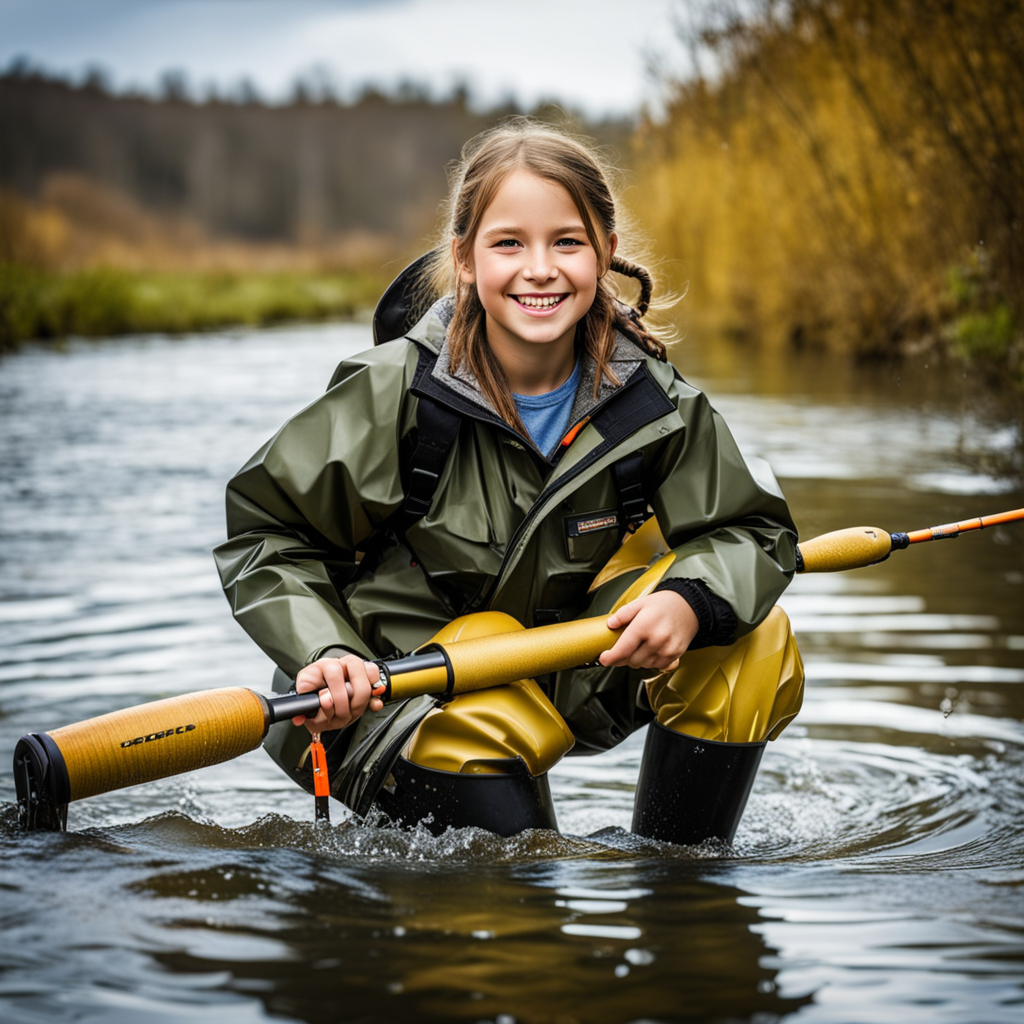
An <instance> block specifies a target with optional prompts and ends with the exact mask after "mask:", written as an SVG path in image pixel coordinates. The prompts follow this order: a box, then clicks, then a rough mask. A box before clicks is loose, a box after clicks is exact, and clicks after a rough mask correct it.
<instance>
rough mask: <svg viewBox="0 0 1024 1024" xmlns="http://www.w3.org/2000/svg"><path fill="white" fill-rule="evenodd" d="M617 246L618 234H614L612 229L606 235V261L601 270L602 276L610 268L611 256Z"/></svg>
mask: <svg viewBox="0 0 1024 1024" xmlns="http://www.w3.org/2000/svg"><path fill="white" fill-rule="evenodd" d="M618 247H619V236H618V235H617V234H615V232H614V231H613V232H612V233H611V234H610V235H609V236H608V263H607V266H605V268H604V270H603V271H602V272H601V276H602V277H604V275H605V274H607V273H608V271H609V270H610V269H611V266H612V257H613V256H614V255H615V250H616V249H617V248H618Z"/></svg>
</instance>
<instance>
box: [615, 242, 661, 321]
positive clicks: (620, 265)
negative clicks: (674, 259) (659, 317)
mask: <svg viewBox="0 0 1024 1024" xmlns="http://www.w3.org/2000/svg"><path fill="white" fill-rule="evenodd" d="M610 269H611V270H614V271H615V273H616V274H622V275H623V276H624V277H632V278H633V279H634V280H636V281H638V282H639V283H640V301H639V302H638V303H637V304H636V311H637V313H638V314H639V315H640V316H641V317H642V316H643V315H644V314H645V313H646V312H647V310H648V309H650V307H651V291H652V290H653V288H654V282H653V281H652V280H651V275H650V273H649V272H648V271H647V269H646V268H644V267H641V266H640V264H639V263H630V262H629V260H624V259H623V258H622V257H621V256H613V257H612V262H611V265H610Z"/></svg>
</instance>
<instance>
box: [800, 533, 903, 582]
mask: <svg viewBox="0 0 1024 1024" xmlns="http://www.w3.org/2000/svg"><path fill="white" fill-rule="evenodd" d="M891 550H892V538H891V537H890V536H889V534H888V533H886V532H885V530H880V529H879V528H878V527H877V526H852V527H850V528H849V529H846V530H836V531H835V532H834V533H824V534H822V535H821V536H820V537H813V538H812V539H811V540H809V541H805V542H804V543H803V544H800V545H799V546H798V547H797V566H796V568H797V572H842V571H843V570H844V569H859V568H861V567H862V566H865V565H874V564H875V563H876V562H883V561H885V559H887V558H888V557H889V552H890V551H891Z"/></svg>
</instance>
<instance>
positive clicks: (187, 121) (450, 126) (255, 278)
mask: <svg viewBox="0 0 1024 1024" xmlns="http://www.w3.org/2000/svg"><path fill="white" fill-rule="evenodd" d="M167 83H168V87H167V88H166V89H165V91H164V95H162V96H161V97H159V98H153V97H148V96H144V95H117V94H114V93H113V92H111V90H110V89H109V88H108V87H107V86H106V84H105V82H104V80H103V78H102V76H99V75H94V76H92V77H90V78H88V79H87V80H86V81H85V82H83V83H78V84H72V83H70V82H68V81H66V80H63V79H61V78H59V77H53V76H49V75H47V74H45V73H43V72H40V71H38V70H34V69H32V68H31V67H29V66H27V65H26V64H20V65H18V64H16V65H15V66H13V67H12V68H10V69H8V70H7V71H6V72H5V73H3V74H0V349H3V348H4V347H9V346H11V345H12V344H15V343H16V342H17V341H18V340H20V339H24V338H29V337H60V336H64V335H67V334H85V335H91V334H105V333H120V332H125V331H153V330H182V331H185V330H193V329H196V328H198V327H203V326H219V325H222V324H229V323H239V322H241V323H251V324H260V323H267V322H272V321H276V320H282V319H295V318H321V317H329V316H339V315H349V314H351V313H352V312H353V311H355V310H356V309H358V308H361V307H365V306H367V305H369V304H372V302H373V300H374V298H375V297H376V296H378V295H379V293H380V289H381V287H382V286H383V285H384V284H386V283H387V279H388V278H389V276H391V275H393V274H394V273H396V272H397V271H398V269H400V268H401V266H402V261H403V260H405V259H408V258H411V256H412V255H415V254H418V253H419V251H420V250H421V248H422V246H423V245H424V244H425V243H426V242H427V241H428V240H429V239H430V237H431V236H432V234H433V231H434V228H435V227H436V221H437V216H438V208H439V203H440V201H441V199H442V198H443V196H444V195H445V193H446V191H447V180H446V168H447V166H448V165H449V164H450V163H451V162H452V161H453V160H455V159H456V158H457V157H458V155H459V152H460V150H461V148H462V145H463V144H464V143H465V141H466V140H467V139H469V138H471V137H472V136H473V135H475V134H476V133H477V132H479V131H481V130H482V129H484V128H485V127H487V126H488V125H491V124H493V123H495V122H496V121H498V120H500V119H501V118H504V117H509V116H512V115H515V114H520V113H523V111H519V110H517V109H516V108H515V107H512V106H506V107H504V108H502V109H497V110H490V111H484V112H481V111H478V110H475V109H473V107H472V106H471V104H470V103H469V96H468V95H467V93H466V92H465V90H457V91H456V92H455V93H454V94H452V95H451V96H449V97H447V98H445V99H440V100H436V99H432V98H431V97H430V96H428V95H427V94H426V93H425V92H424V91H423V90H419V89H417V88H415V87H412V86H408V85H407V86H406V87H404V88H403V89H401V90H399V91H398V93H397V95H394V96H389V95H385V94H383V93H381V92H380V91H376V90H373V89H367V90H364V92H363V94H362V95H361V96H360V97H359V98H358V99H356V100H355V101H353V102H348V103H346V102H341V101H340V100H338V99H337V98H335V97H333V96H331V95H320V96H314V95H313V94H311V93H310V91H309V90H307V89H304V88H301V87H297V88H296V91H295V95H294V97H293V99H292V100H291V102H289V103H287V104H283V105H271V104H268V103H265V102H263V101H262V100H261V99H260V98H259V96H258V95H257V94H256V93H255V91H254V90H252V89H251V88H249V89H243V90H241V93H240V95H239V96H238V97H237V98H236V99H234V100H225V99H219V98H215V97H214V98H208V99H206V100H205V101H197V100H195V99H193V98H191V97H190V96H189V94H188V92H187V90H186V89H185V88H183V87H182V84H181V83H180V82H178V81H177V80H176V77H175V76H174V75H169V76H167ZM530 113H531V114H533V115H535V116H541V117H543V118H550V119H555V120H557V119H562V120H566V119H567V116H566V115H565V114H563V113H562V112H560V111H558V110H556V109H555V108H548V107H543V108H540V109H538V110H536V111H531V112H530ZM586 130H587V131H589V133H590V134H592V135H595V136H597V137H598V138H600V139H601V140H602V142H604V143H606V144H611V145H616V144H617V145H618V146H619V147H620V148H628V145H629V139H630V134H631V131H632V125H631V124H628V123H625V122H613V121H610V122H606V123H602V124H598V125H589V126H586Z"/></svg>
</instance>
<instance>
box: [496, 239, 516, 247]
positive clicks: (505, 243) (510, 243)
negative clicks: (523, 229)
mask: <svg viewBox="0 0 1024 1024" xmlns="http://www.w3.org/2000/svg"><path fill="white" fill-rule="evenodd" d="M518 247H519V242H518V241H517V240H516V239H515V238H501V239H499V240H498V241H497V242H495V243H494V248H495V249H516V248H518Z"/></svg>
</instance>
